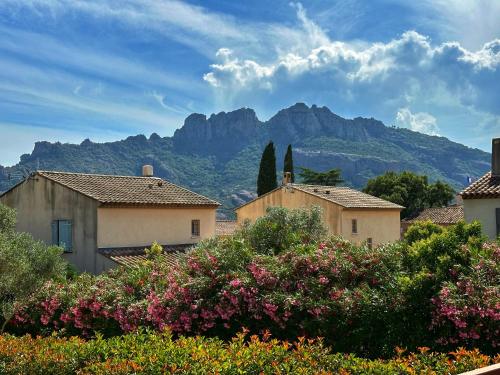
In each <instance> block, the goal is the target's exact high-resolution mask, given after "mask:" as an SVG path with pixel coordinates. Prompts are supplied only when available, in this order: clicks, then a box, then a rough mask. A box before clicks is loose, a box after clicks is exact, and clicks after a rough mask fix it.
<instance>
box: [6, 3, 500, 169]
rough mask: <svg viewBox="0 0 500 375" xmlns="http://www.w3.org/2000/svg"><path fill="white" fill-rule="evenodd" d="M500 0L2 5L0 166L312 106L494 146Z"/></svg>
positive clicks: (498, 120) (499, 124) (498, 130)
mask: <svg viewBox="0 0 500 375" xmlns="http://www.w3.org/2000/svg"><path fill="white" fill-rule="evenodd" d="M498 20H500V0H419V1H406V0H364V1H361V0H350V1H347V0H329V1H326V0H325V1H323V0H317V1H312V0H311V1H303V2H290V1H281V0H272V1H269V0H267V1H261V0H252V1H234V0H219V1H207V0H205V1H195V0H192V1H180V0H133V1H132V0H1V1H0V164H1V165H4V166H5V165H13V164H15V163H17V162H18V161H19V157H20V155H21V154H23V153H30V152H31V151H32V149H33V145H34V142H35V141H39V140H48V141H61V142H71V143H80V142H82V141H83V140H84V139H85V138H89V139H91V140H92V141H95V142H104V141H112V140H118V139H123V138H125V137H127V136H129V135H136V134H145V135H149V134H151V133H153V132H156V133H158V134H160V135H161V136H170V135H172V134H173V132H174V131H175V129H176V128H179V127H180V126H182V124H183V120H184V118H185V117H187V116H188V115H189V114H190V113H193V112H197V113H204V114H207V115H210V114H211V113H218V112H220V111H226V112H227V111H231V110H235V109H238V108H241V107H250V108H253V109H254V110H255V111H256V113H257V116H258V117H259V118H260V119H261V120H263V121H264V120H267V119H268V118H269V117H271V116H272V115H273V114H275V113H276V112H277V111H278V110H279V109H282V108H285V107H288V106H291V105H293V104H294V103H296V102H305V103H307V104H309V105H312V104H317V105H319V106H323V105H325V106H327V107H329V108H330V109H331V110H332V111H333V112H335V113H337V114H338V115H341V116H344V117H347V118H352V117H357V116H363V117H374V118H377V119H379V120H382V121H383V122H384V123H385V124H386V125H390V126H392V125H395V126H398V127H405V128H409V129H412V130H415V131H419V132H423V133H427V134H431V135H441V136H445V137H448V138H449V139H451V140H453V141H456V142H460V143H463V144H465V145H467V146H470V147H475V148H480V149H483V150H486V151H490V148H491V138H492V137H495V136H496V137H500V22H499V21H498Z"/></svg>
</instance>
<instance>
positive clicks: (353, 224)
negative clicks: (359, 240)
mask: <svg viewBox="0 0 500 375" xmlns="http://www.w3.org/2000/svg"><path fill="white" fill-rule="evenodd" d="M351 228H352V233H353V234H357V233H358V220H357V219H352V221H351Z"/></svg>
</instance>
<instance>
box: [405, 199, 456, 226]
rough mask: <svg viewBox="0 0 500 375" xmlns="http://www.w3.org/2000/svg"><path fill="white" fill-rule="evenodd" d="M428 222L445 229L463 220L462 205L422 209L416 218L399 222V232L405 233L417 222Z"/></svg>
mask: <svg viewBox="0 0 500 375" xmlns="http://www.w3.org/2000/svg"><path fill="white" fill-rule="evenodd" d="M427 220H430V221H432V222H433V223H434V224H437V225H441V226H443V227H447V226H449V225H453V224H456V223H458V222H459V221H460V220H464V208H463V206H462V205H455V206H449V207H431V208H426V209H424V210H423V211H422V212H421V213H420V214H419V215H418V216H415V217H413V218H410V219H404V220H401V232H402V233H405V232H406V231H407V229H408V227H409V226H410V225H412V224H414V223H416V222H417V221H427Z"/></svg>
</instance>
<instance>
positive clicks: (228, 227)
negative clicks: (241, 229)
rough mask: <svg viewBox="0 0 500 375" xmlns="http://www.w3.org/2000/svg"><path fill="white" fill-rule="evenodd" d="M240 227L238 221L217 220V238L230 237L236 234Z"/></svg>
mask: <svg viewBox="0 0 500 375" xmlns="http://www.w3.org/2000/svg"><path fill="white" fill-rule="evenodd" d="M237 226H238V223H237V222H236V221H232V220H217V221H216V223H215V235H216V236H230V235H232V234H233V233H234V231H235V230H236V228H237Z"/></svg>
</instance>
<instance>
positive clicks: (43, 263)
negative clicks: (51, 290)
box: [0, 204, 66, 333]
mask: <svg viewBox="0 0 500 375" xmlns="http://www.w3.org/2000/svg"><path fill="white" fill-rule="evenodd" d="M14 225H15V213H14V210H12V209H10V208H7V207H5V206H3V205H2V204H0V333H1V332H3V331H4V329H5V326H6V325H7V323H8V322H9V321H10V320H11V319H12V317H13V315H14V312H15V307H16V305H17V304H22V303H23V302H25V301H26V300H27V299H28V298H29V297H30V296H31V294H32V293H33V292H35V291H36V290H38V289H39V288H40V287H41V286H42V285H43V284H44V283H45V282H46V281H47V280H49V279H52V278H57V279H63V278H64V275H65V272H66V262H65V261H64V260H63V258H62V257H61V254H62V251H63V250H62V249H61V248H60V247H56V246H47V245H45V244H44V243H43V242H41V241H36V240H34V239H33V237H31V236H30V235H29V234H27V233H17V232H15V231H14Z"/></svg>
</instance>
